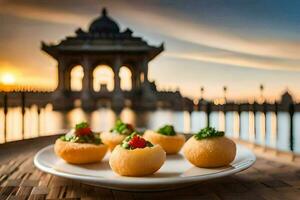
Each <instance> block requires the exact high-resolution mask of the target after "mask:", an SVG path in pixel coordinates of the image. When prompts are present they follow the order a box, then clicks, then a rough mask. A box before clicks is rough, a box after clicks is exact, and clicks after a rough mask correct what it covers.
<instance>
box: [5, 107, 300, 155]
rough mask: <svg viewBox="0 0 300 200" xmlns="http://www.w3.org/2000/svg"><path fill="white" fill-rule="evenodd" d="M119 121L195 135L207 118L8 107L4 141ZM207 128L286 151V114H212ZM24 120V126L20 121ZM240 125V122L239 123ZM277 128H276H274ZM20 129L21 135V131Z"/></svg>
mask: <svg viewBox="0 0 300 200" xmlns="http://www.w3.org/2000/svg"><path fill="white" fill-rule="evenodd" d="M117 118H121V119H122V120H123V121H125V122H127V123H132V124H133V125H134V126H136V127H139V128H144V129H145V128H148V129H158V128H159V127H160V126H162V125H164V124H174V126H175V128H176V130H177V131H179V132H184V133H190V132H197V131H199V130H200V129H201V128H204V127H205V126H206V125H207V115H206V113H204V112H199V111H195V112H192V113H189V112H186V111H183V112H179V111H171V110H157V111H150V112H135V111H133V110H131V109H130V108H125V109H123V110H122V111H121V112H120V113H115V112H114V111H113V110H111V109H109V108H100V109H98V110H95V111H93V112H91V113H86V112H84V111H83V110H82V109H81V108H75V109H73V110H71V111H69V112H57V111H53V109H52V105H50V104H49V105H47V106H46V107H45V108H42V109H41V110H40V112H38V108H37V106H32V107H30V108H26V110H25V115H24V119H23V117H22V111H21V108H20V107H16V108H9V109H8V113H7V118H6V119H7V136H6V140H7V141H13V140H20V139H22V138H23V137H24V138H32V137H38V136H43V135H51V134H57V133H61V132H63V131H65V130H66V129H69V128H70V127H73V126H74V125H75V124H76V123H78V122H80V121H89V122H90V124H91V127H92V129H93V130H94V131H107V130H109V129H110V128H111V127H112V126H113V124H114V122H115V120H116V119H117ZM209 118H210V126H213V127H215V128H217V129H220V130H226V135H227V136H229V137H235V138H238V137H239V138H241V139H243V140H248V141H252V142H255V143H257V144H261V145H265V146H268V147H275V148H278V149H281V150H289V147H290V146H289V145H290V134H289V133H290V130H289V129H290V120H291V119H290V117H289V114H288V113H284V112H282V113H278V115H277V116H276V114H275V113H274V112H267V113H266V115H264V114H263V113H259V112H258V113H253V112H241V114H240V115H239V114H238V113H237V112H227V113H226V116H225V115H224V113H222V112H212V113H211V115H210V117H209ZM23 120H24V127H22V121H23ZM294 120H295V121H294V133H295V134H294V144H295V151H296V152H300V136H299V135H300V134H298V133H299V132H300V125H299V124H300V123H297V122H298V121H299V120H300V114H299V113H295V115H294ZM240 122H241V123H240ZM277 125H278V126H277ZM23 130H24V134H22V131H23ZM0 133H1V134H0V142H1V143H3V142H4V110H3V108H0Z"/></svg>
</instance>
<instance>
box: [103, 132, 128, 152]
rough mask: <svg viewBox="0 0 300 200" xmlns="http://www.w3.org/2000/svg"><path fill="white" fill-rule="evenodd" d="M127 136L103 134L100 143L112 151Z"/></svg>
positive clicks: (110, 133)
mask: <svg viewBox="0 0 300 200" xmlns="http://www.w3.org/2000/svg"><path fill="white" fill-rule="evenodd" d="M126 137H127V135H121V134H118V133H113V132H103V133H101V135H100V138H101V140H102V142H103V143H104V144H105V145H107V146H108V148H109V150H110V151H112V150H114V148H115V147H116V146H117V145H118V144H121V143H122V141H123V140H124V139H125V138H126Z"/></svg>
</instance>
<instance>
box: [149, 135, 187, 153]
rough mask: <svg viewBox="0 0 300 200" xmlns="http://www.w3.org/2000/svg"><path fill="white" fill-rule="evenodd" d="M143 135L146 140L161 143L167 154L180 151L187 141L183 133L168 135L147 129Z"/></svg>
mask: <svg viewBox="0 0 300 200" xmlns="http://www.w3.org/2000/svg"><path fill="white" fill-rule="evenodd" d="M143 137H144V138H145V139H146V140H148V141H150V142H151V143H152V144H158V145H160V146H161V147H162V148H163V149H164V150H165V151H166V153H167V154H176V153H178V152H179V151H180V149H181V147H182V146H183V144H184V143H185V137H184V135H182V134H177V135H174V136H167V135H162V134H160V133H157V132H154V131H151V130H147V131H145V133H144V135H143Z"/></svg>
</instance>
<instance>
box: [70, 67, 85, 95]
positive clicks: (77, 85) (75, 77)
mask: <svg viewBox="0 0 300 200" xmlns="http://www.w3.org/2000/svg"><path fill="white" fill-rule="evenodd" d="M83 76H84V72H83V67H82V66H81V65H75V66H74V67H72V68H71V70H70V89H71V91H81V90H82V81H83Z"/></svg>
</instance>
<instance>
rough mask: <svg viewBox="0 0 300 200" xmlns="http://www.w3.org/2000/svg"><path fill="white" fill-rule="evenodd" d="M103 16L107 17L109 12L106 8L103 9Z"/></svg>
mask: <svg viewBox="0 0 300 200" xmlns="http://www.w3.org/2000/svg"><path fill="white" fill-rule="evenodd" d="M102 15H103V16H106V15H107V10H106V8H103V9H102Z"/></svg>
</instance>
